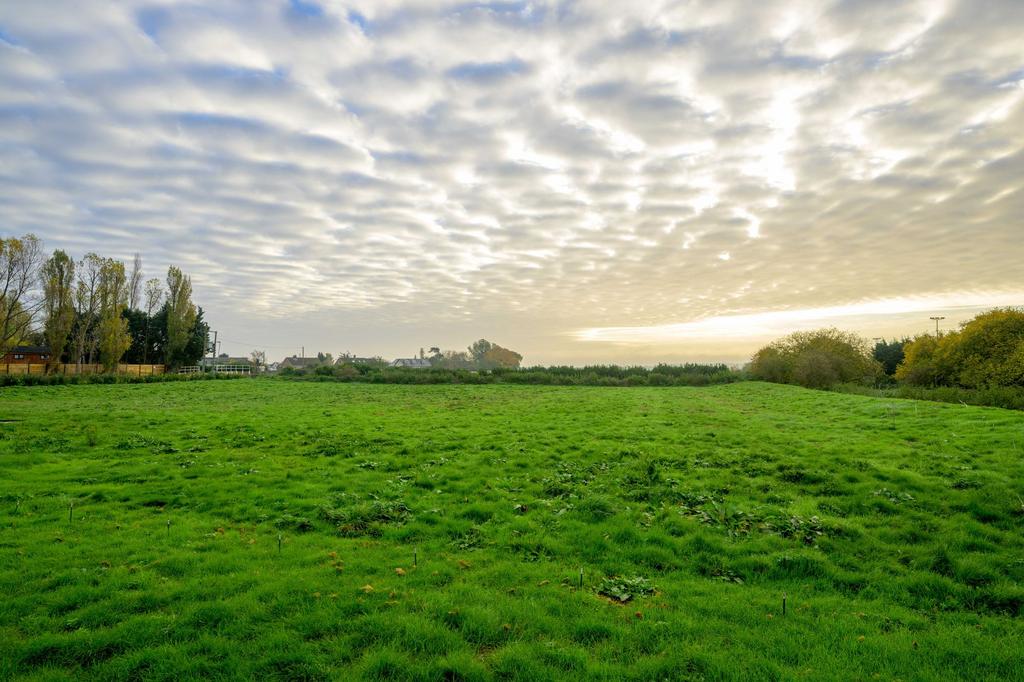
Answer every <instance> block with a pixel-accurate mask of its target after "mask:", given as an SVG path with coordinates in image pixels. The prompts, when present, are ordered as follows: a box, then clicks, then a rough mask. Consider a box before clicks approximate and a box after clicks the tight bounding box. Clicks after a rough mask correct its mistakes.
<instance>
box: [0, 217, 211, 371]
mask: <svg viewBox="0 0 1024 682" xmlns="http://www.w3.org/2000/svg"><path fill="white" fill-rule="evenodd" d="M207 332H208V326H207V325H206V324H205V323H204V322H203V311H202V308H198V307H197V306H196V305H195V303H194V302H193V301H192V281H191V279H190V278H189V276H188V275H186V274H185V273H183V272H182V271H181V270H180V269H179V268H177V267H175V266H173V265H172V266H170V267H169V268H168V269H167V275H166V277H165V279H164V280H162V281H161V280H160V279H158V278H151V279H148V280H147V279H145V277H144V275H143V271H142V258H141V257H140V256H139V255H138V254H136V255H135V258H134V259H133V262H132V265H131V268H130V269H129V268H126V267H125V264H124V263H123V262H121V261H119V260H117V259H114V258H105V257H103V256H100V255H99V254H96V253H87V254H85V256H83V257H82V258H81V259H80V260H78V261H76V260H74V259H73V258H72V257H71V256H70V255H69V254H68V253H67V252H66V251H63V250H61V249H56V250H54V251H53V252H52V253H51V254H49V255H47V254H46V253H45V252H44V249H43V244H42V241H41V240H40V239H39V238H37V237H36V236H35V235H31V234H29V235H25V236H23V237H21V238H16V237H12V238H7V239H0V356H2V355H4V354H6V353H7V352H9V351H10V350H11V349H13V348H15V347H17V346H20V345H38V346H45V347H46V348H47V349H48V350H49V357H50V359H49V362H48V363H47V365H48V370H53V369H54V368H55V367H57V366H58V365H59V364H60V363H62V362H63V363H67V364H74V365H77V366H78V367H79V368H81V366H82V365H83V364H86V365H92V364H100V365H102V366H103V368H104V370H106V371H114V370H115V369H116V368H117V365H118V364H119V363H121V362H127V363H135V364H150V363H153V364H160V363H162V364H164V365H167V366H168V367H178V366H181V365H186V364H195V363H196V362H198V361H199V359H200V358H201V357H202V356H203V355H204V354H205V353H206V340H207Z"/></svg>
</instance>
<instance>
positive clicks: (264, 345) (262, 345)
mask: <svg viewBox="0 0 1024 682" xmlns="http://www.w3.org/2000/svg"><path fill="white" fill-rule="evenodd" d="M221 341H226V342H227V343H237V344H239V345H242V346H252V347H253V348H285V349H292V348H295V346H293V345H287V346H280V345H274V344H270V343H253V342H251V341H237V340H235V339H224V338H222V339H221Z"/></svg>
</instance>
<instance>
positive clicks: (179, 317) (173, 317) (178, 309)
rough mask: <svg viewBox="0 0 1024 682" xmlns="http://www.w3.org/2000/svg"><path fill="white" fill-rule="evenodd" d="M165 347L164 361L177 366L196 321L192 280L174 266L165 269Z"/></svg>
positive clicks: (170, 365)
mask: <svg viewBox="0 0 1024 682" xmlns="http://www.w3.org/2000/svg"><path fill="white" fill-rule="evenodd" d="M165 305H166V307H167V347H166V349H165V353H166V358H165V362H166V364H167V365H168V366H169V367H177V366H178V364H179V359H180V356H181V353H182V351H183V350H184V349H185V346H186V345H187V344H188V341H189V337H190V336H191V334H192V329H193V327H195V323H196V306H195V304H194V303H193V302H192V280H191V279H189V277H188V275H186V274H184V273H182V271H181V270H180V269H178V268H176V267H175V266H173V265H172V266H171V267H170V268H168V269H167V303H166V304H165Z"/></svg>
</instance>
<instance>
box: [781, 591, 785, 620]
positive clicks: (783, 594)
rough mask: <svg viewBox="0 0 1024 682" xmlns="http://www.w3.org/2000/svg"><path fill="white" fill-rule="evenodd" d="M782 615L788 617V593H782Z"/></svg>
mask: <svg viewBox="0 0 1024 682" xmlns="http://www.w3.org/2000/svg"><path fill="white" fill-rule="evenodd" d="M782 615H783V616H785V615H786V593H785V592H783V593H782Z"/></svg>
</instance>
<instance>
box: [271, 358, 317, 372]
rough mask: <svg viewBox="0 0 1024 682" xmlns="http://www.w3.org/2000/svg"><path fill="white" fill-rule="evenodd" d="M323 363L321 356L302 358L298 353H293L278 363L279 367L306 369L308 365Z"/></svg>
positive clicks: (310, 366)
mask: <svg viewBox="0 0 1024 682" xmlns="http://www.w3.org/2000/svg"><path fill="white" fill-rule="evenodd" d="M321 364H323V361H322V360H321V359H320V358H300V357H299V356H298V355H293V356H291V357H288V358H285V359H284V360H282V361H281V362H280V363H278V369H284V368H285V367H291V368H293V369H304V368H307V367H309V368H312V367H319V366H320V365H321Z"/></svg>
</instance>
